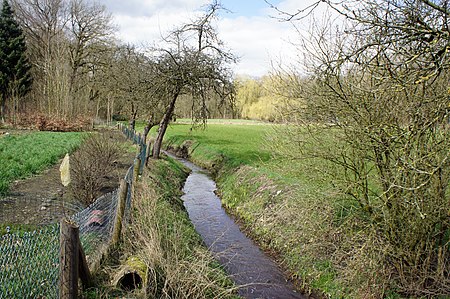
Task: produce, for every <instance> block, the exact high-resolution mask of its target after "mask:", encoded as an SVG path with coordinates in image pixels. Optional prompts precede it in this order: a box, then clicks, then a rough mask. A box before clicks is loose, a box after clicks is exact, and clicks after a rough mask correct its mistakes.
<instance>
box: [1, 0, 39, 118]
mask: <svg viewBox="0 0 450 299" xmlns="http://www.w3.org/2000/svg"><path fill="white" fill-rule="evenodd" d="M26 51H27V47H26V44H25V36H24V35H23V33H22V29H21V28H20V26H19V24H18V23H17V21H16V20H15V18H14V13H13V10H12V9H11V6H10V5H9V3H8V1H6V0H4V1H3V5H2V10H1V14H0V93H1V98H0V101H1V102H0V118H1V119H2V121H3V117H4V113H5V110H6V104H7V102H8V101H9V100H10V99H12V98H18V97H23V96H24V95H25V94H27V93H28V92H29V91H30V88H31V84H32V81H33V80H32V77H31V73H30V69H31V65H30V63H29V61H28V57H27V53H26ZM13 108H14V109H15V107H13Z"/></svg>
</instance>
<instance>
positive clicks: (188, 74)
mask: <svg viewBox="0 0 450 299" xmlns="http://www.w3.org/2000/svg"><path fill="white" fill-rule="evenodd" d="M221 9H223V7H222V6H221V5H220V4H219V3H218V2H217V1H214V2H213V3H212V4H210V5H209V6H208V7H207V9H206V11H205V13H204V14H203V15H202V16H200V17H199V18H198V19H197V20H195V21H194V22H192V23H189V24H185V25H183V26H181V27H180V28H178V29H176V30H174V31H172V32H171V33H170V34H169V36H168V37H167V38H166V39H165V42H166V43H167V45H168V46H167V47H166V48H157V49H152V51H151V54H152V56H153V59H154V60H155V62H156V63H155V66H154V72H153V73H154V77H152V80H151V82H150V84H151V85H152V89H153V93H154V94H157V95H158V96H159V97H160V99H161V100H163V101H164V103H165V104H164V106H165V108H164V115H163V117H162V119H161V121H160V124H159V130H158V136H157V138H156V141H155V145H154V147H153V157H154V158H158V157H159V154H160V150H161V143H162V140H163V137H164V134H165V132H166V129H167V126H168V124H169V122H170V120H171V119H172V116H173V113H174V110H175V105H176V102H177V100H178V98H179V96H180V95H183V94H189V95H190V96H191V97H192V116H193V120H194V121H199V120H201V121H206V119H207V118H208V113H209V112H208V108H207V105H206V102H207V98H208V96H209V95H210V94H211V93H214V94H217V95H219V96H220V98H221V100H222V101H226V100H228V101H233V100H234V86H233V84H232V78H231V71H230V70H229V68H228V65H229V63H232V62H234V61H235V58H234V56H233V55H232V54H231V53H230V52H228V51H227V50H225V48H224V45H223V43H222V42H221V41H220V39H219V38H218V36H217V33H216V30H215V28H214V26H213V25H214V21H215V19H216V18H217V14H218V12H219V10H221Z"/></svg>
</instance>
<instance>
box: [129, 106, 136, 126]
mask: <svg viewBox="0 0 450 299" xmlns="http://www.w3.org/2000/svg"><path fill="white" fill-rule="evenodd" d="M136 116H137V107H136V109H134V104H133V103H131V119H130V130H131V131H134V128H135V126H136Z"/></svg>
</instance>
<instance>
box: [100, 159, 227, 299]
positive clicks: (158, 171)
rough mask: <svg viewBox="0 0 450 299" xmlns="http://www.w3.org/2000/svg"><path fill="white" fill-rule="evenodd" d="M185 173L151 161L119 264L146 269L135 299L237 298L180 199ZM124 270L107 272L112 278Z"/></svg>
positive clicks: (115, 268) (163, 162) (169, 163)
mask: <svg viewBox="0 0 450 299" xmlns="http://www.w3.org/2000/svg"><path fill="white" fill-rule="evenodd" d="M185 176H186V174H185V172H184V171H183V170H182V169H181V168H180V166H179V165H177V164H175V162H173V161H172V160H170V161H167V160H158V161H150V162H149V169H146V171H145V172H144V175H143V176H142V178H141V182H140V183H139V192H138V193H137V197H136V198H135V201H134V203H133V206H134V209H133V214H132V219H131V224H130V225H129V226H128V227H127V231H126V233H125V238H124V241H123V243H122V244H121V246H120V252H121V254H120V257H119V258H118V261H120V262H121V263H122V264H124V263H126V261H127V260H129V259H130V258H131V257H133V258H135V259H137V260H139V261H140V263H142V264H143V265H145V269H147V270H146V274H147V275H146V278H145V279H144V285H143V287H142V288H141V289H138V290H135V291H133V292H132V293H128V294H127V295H126V296H131V295H132V297H133V298H186V299H187V298H189V299H191V298H235V296H234V295H233V294H234V292H235V287H234V286H233V284H232V282H231V281H230V280H229V279H228V278H227V277H226V275H225V272H224V271H223V269H222V268H221V267H220V266H219V265H218V264H217V262H216V261H215V260H214V259H213V257H212V256H211V254H210V253H209V252H208V250H207V249H206V248H205V247H204V246H203V243H202V241H201V238H200V237H199V236H198V234H197V233H196V231H195V229H194V227H193V226H192V224H191V222H190V221H189V218H188V215H187V213H186V211H185V210H184V209H183V208H182V206H180V205H179V202H178V201H177V200H176V199H174V197H175V198H178V197H179V196H180V195H181V194H180V192H181V191H180V189H181V186H182V182H183V179H184V178H185ZM119 270H120V266H112V267H110V269H109V271H108V272H109V277H110V280H111V277H114V275H115V274H116V273H117V271H119Z"/></svg>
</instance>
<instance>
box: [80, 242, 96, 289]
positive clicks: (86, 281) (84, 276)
mask: <svg viewBox="0 0 450 299" xmlns="http://www.w3.org/2000/svg"><path fill="white" fill-rule="evenodd" d="M79 240H80V239H78V244H80V245H79V246H78V273H79V277H80V279H81V282H82V283H83V287H85V288H89V287H91V286H92V281H93V280H92V275H91V272H90V271H89V266H88V263H87V260H86V255H85V254H84V250H83V246H82V245H81V242H80V241H79Z"/></svg>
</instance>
